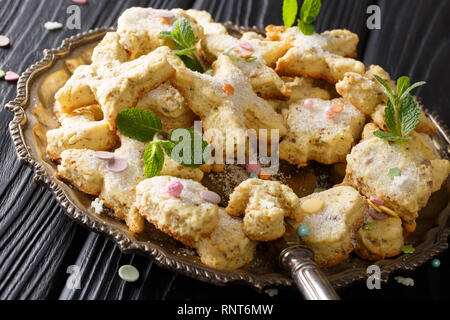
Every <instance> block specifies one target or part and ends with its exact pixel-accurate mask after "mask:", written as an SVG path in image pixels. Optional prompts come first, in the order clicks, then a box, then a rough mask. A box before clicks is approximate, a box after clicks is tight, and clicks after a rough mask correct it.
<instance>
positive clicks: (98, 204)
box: [91, 198, 103, 214]
mask: <svg viewBox="0 0 450 320" xmlns="http://www.w3.org/2000/svg"><path fill="white" fill-rule="evenodd" d="M91 207H92V208H94V211H95V213H96V214H101V213H102V212H103V200H100V199H99V198H95V200H94V201H92V203H91Z"/></svg>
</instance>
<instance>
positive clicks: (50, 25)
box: [44, 21, 63, 30]
mask: <svg viewBox="0 0 450 320" xmlns="http://www.w3.org/2000/svg"><path fill="white" fill-rule="evenodd" d="M44 27H45V29H47V30H58V29H61V28H62V27H63V25H62V23H59V22H56V21H47V22H46V23H45V24H44Z"/></svg>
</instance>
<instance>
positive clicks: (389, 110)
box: [384, 100, 399, 136]
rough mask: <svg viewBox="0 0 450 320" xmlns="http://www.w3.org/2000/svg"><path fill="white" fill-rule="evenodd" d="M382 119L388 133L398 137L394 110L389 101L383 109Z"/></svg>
mask: <svg viewBox="0 0 450 320" xmlns="http://www.w3.org/2000/svg"><path fill="white" fill-rule="evenodd" d="M384 119H385V122H386V127H387V128H388V130H389V132H390V133H392V134H393V135H396V136H398V135H399V134H398V132H397V121H396V120H395V109H394V105H393V104H392V102H391V100H389V101H388V103H387V106H386V108H385V109H384Z"/></svg>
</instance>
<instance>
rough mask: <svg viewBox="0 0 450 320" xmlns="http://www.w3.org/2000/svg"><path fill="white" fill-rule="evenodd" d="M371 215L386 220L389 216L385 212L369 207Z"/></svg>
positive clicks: (376, 218)
mask: <svg viewBox="0 0 450 320" xmlns="http://www.w3.org/2000/svg"><path fill="white" fill-rule="evenodd" d="M369 215H370V216H371V217H372V218H374V219H375V220H384V219H387V218H389V216H388V215H387V214H384V213H383V212H377V211H376V210H375V209H374V208H369Z"/></svg>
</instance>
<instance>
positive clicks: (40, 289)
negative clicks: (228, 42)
mask: <svg viewBox="0 0 450 320" xmlns="http://www.w3.org/2000/svg"><path fill="white" fill-rule="evenodd" d="M322 2H323V9H322V11H321V13H320V16H319V19H318V22H317V26H318V29H319V30H320V31H322V30H326V29H332V28H347V29H349V30H351V31H353V32H356V33H357V34H359V36H360V45H359V50H358V52H359V58H360V59H362V60H363V61H364V62H365V63H366V64H380V65H381V66H383V67H385V68H386V69H387V70H388V71H389V72H390V73H391V74H392V76H393V77H399V76H401V75H409V76H410V77H411V78H412V79H413V80H414V81H419V80H426V81H428V84H427V85H426V86H425V87H421V88H419V89H418V90H417V91H415V93H416V94H417V95H419V96H421V97H422V98H423V101H424V103H425V105H426V106H427V108H429V109H430V110H432V111H434V112H436V113H438V114H439V115H440V118H441V119H442V120H443V121H445V122H446V123H447V124H450V108H449V106H450V76H449V75H450V63H449V60H450V22H449V19H450V1H447V0H441V1H438V0H434V1H429V0H390V1H388V0H379V1H375V0H342V1H338V0H323V1H322ZM281 3H282V1H281V0H153V1H146V0H130V1H121V0H89V4H88V5H85V6H80V8H81V30H69V29H67V28H64V29H62V30H58V31H47V30H45V29H44V23H45V22H46V21H59V22H62V23H63V24H65V21H66V19H67V17H68V14H67V8H68V6H70V5H72V4H73V3H72V1H70V0H62V1H57V0H49V1H43V0H42V1H41V0H0V17H1V19H0V34H3V35H7V36H8V37H10V39H11V40H12V45H11V47H10V48H7V49H3V48H0V69H3V70H5V71H7V70H13V71H16V72H17V73H21V72H23V71H24V70H25V69H26V68H27V67H28V66H29V65H31V64H32V63H34V62H35V61H37V60H39V59H41V58H42V56H43V54H42V51H43V50H44V49H45V48H52V47H57V46H59V44H60V43H61V41H62V40H63V39H64V38H66V37H68V36H70V35H73V34H76V33H79V32H81V31H86V30H89V29H92V28H96V27H106V26H113V25H114V24H115V22H116V20H117V18H118V16H119V15H120V14H121V13H122V12H123V11H124V10H125V9H126V8H127V7H131V6H143V7H147V6H151V7H155V8H176V7H180V8H195V9H205V10H208V11H209V12H211V13H212V15H213V16H214V18H215V19H216V20H217V21H220V22H225V21H230V20H231V21H233V22H235V23H237V24H240V25H244V26H253V25H257V26H259V27H263V26H265V25H268V24H282V19H281ZM372 4H376V5H378V6H379V7H380V8H381V20H382V22H381V30H369V29H368V28H367V27H366V20H367V18H368V16H369V15H368V14H367V13H366V11H367V8H368V6H369V5H372ZM0 92H1V94H0V130H1V133H0V148H1V149H0V150H1V153H0V165H1V169H0V299H215V300H219V299H225V298H234V299H240V298H241V299H299V298H300V297H299V294H298V293H297V292H296V291H295V290H294V289H289V288H285V289H280V290H279V291H278V294H277V295H276V296H275V297H273V298H270V297H269V296H268V295H267V294H266V293H259V292H256V291H255V290H253V289H252V288H248V287H245V286H238V285H233V286H227V287H217V286H213V285H209V284H206V283H202V282H199V281H196V280H193V279H190V278H187V277H185V276H181V275H177V274H175V273H173V272H171V271H167V270H164V269H161V268H160V267H158V266H156V264H155V263H154V262H153V261H152V260H151V259H147V258H144V257H141V256H135V255H124V254H122V253H121V252H120V251H119V249H118V248H117V247H116V246H115V245H114V243H113V242H112V241H111V240H108V239H106V238H105V237H103V236H100V235H97V234H95V233H92V232H89V231H87V230H85V229H84V228H82V227H80V226H78V225H77V224H75V223H74V222H73V221H71V220H70V219H69V218H68V217H67V216H66V215H65V214H64V212H63V210H61V209H60V208H59V207H58V205H57V203H56V201H55V199H54V198H53V197H52V195H51V194H50V192H49V191H47V190H46V189H45V187H44V186H42V185H40V184H36V183H34V182H33V173H32V170H31V169H30V168H29V167H27V166H26V165H24V164H23V163H19V162H18V161H17V160H16V155H15V151H14V148H13V145H12V143H11V140H10V137H9V133H8V123H9V121H10V120H11V118H12V116H11V114H10V113H9V112H8V111H6V110H5V109H4V105H5V104H6V103H7V102H8V101H9V100H11V99H13V98H14V97H15V94H16V86H15V84H14V83H7V82H5V81H3V80H1V81H0ZM439 258H440V260H441V267H440V268H439V269H435V268H433V267H431V265H430V264H429V263H428V264H427V265H424V266H423V267H421V268H420V269H418V270H417V271H415V272H413V273H405V272H401V273H400V275H402V276H409V277H412V278H413V279H414V280H415V283H416V284H415V286H414V287H412V288H411V287H404V286H402V285H399V284H397V283H396V282H395V281H394V280H390V281H389V283H388V284H385V285H383V286H382V289H381V290H372V291H370V290H368V289H367V288H366V285H365V283H360V284H355V285H353V286H351V287H350V288H348V289H344V290H341V291H340V292H339V294H340V295H341V296H342V297H343V298H347V299H350V298H354V299H361V298H377V299H378V298H379V299H394V298H449V296H450V293H449V292H450V289H449V287H448V285H449V284H450V281H449V280H450V278H449V275H448V273H447V271H448V270H449V265H450V258H449V253H448V251H447V252H446V253H444V254H442V255H441V256H440V257H439ZM123 264H133V265H134V266H136V267H137V268H138V269H139V271H140V273H141V277H140V279H139V281H138V282H136V283H125V282H124V281H122V280H121V279H120V278H119V277H118V275H117V270H118V268H119V267H120V266H121V265H123ZM70 265H78V266H80V268H81V272H82V278H81V288H80V289H79V290H70V289H68V288H67V287H66V285H65V283H66V280H67V278H68V276H69V274H68V273H67V268H68V266H70Z"/></svg>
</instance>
